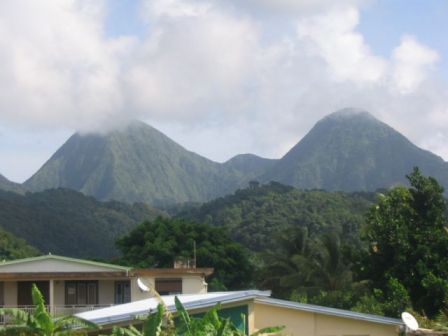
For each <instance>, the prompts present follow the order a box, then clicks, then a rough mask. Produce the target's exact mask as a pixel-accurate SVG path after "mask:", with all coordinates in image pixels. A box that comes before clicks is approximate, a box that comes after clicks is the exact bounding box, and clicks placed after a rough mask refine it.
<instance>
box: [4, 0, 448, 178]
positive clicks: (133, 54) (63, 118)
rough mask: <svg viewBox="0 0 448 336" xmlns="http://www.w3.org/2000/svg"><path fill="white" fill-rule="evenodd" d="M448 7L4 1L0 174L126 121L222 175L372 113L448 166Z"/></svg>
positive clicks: (32, 167) (365, 1) (262, 0)
mask: <svg viewBox="0 0 448 336" xmlns="http://www.w3.org/2000/svg"><path fill="white" fill-rule="evenodd" d="M446 31H448V1H440V0H425V1H421V0H338V1H333V0H226V1H223V0H119V1H118V0H58V1H54V0H39V1H35V0H2V1H1V2H0V87H1V90H0V174H2V175H4V176H5V177H7V178H8V179H10V180H12V181H16V182H23V181H24V180H26V179H27V178H29V177H30V176H31V175H32V174H33V173H35V172H36V171H37V170H38V169H39V168H40V166H41V165H42V164H44V162H45V161H46V160H48V158H49V157H50V156H51V155H52V154H53V153H54V152H55V151H56V150H57V149H58V148H59V147H60V146H61V145H62V144H63V143H64V142H65V141H66V140H67V139H68V137H69V136H70V135H71V134H73V133H74V132H81V133H92V132H99V133H105V132H108V131H110V130H111V129H114V128H117V127H122V126H123V125H126V123H127V122H128V121H130V120H133V119H140V120H143V121H145V122H147V123H149V124H151V125H152V126H154V127H156V128H158V129H159V130H161V131H162V132H164V133H165V134H166V135H168V136H169V137H171V138H172V139H173V140H175V141H177V142H179V143H180V144H181V145H183V146H184V147H186V148H187V149H189V150H192V151H195V152H197V153H199V154H201V155H203V156H205V157H207V158H209V159H212V160H215V161H218V162H223V161H226V160H228V159H229V158H231V157H232V156H234V155H236V154H240V153H254V154H257V155H260V156H263V157H269V158H279V157H281V156H283V155H284V154H285V153H286V152H287V151H288V150H289V149H290V148H291V147H292V146H293V145H294V144H296V143H297V142H298V141H299V140H300V139H301V138H302V137H303V136H304V135H305V134H306V133H307V132H308V131H309V130H310V129H311V127H312V126H313V125H314V124H315V123H316V122H317V121H318V120H319V119H321V118H322V117H324V116H325V115H327V114H329V113H332V112H334V111H336V110H338V109H341V108H345V107H355V108H360V109H364V110H367V111H369V112H370V113H371V114H373V115H374V116H375V117H377V118H379V119H380V120H382V121H384V122H385V123H387V124H389V125H390V126H392V127H394V128H395V129H396V130H398V131H399V132H401V133H402V134H404V135H405V136H406V137H408V138H409V139H410V140H411V141H412V142H414V143H415V144H417V145H418V146H420V147H422V148H424V149H428V150H431V151H432V152H434V153H436V154H438V155H440V156H441V157H443V158H444V159H445V160H448V145H447V144H448V67H447V65H448V40H447V39H446Z"/></svg>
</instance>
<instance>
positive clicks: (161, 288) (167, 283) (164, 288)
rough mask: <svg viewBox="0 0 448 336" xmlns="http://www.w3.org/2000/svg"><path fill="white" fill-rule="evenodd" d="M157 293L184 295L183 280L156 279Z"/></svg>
mask: <svg viewBox="0 0 448 336" xmlns="http://www.w3.org/2000/svg"><path fill="white" fill-rule="evenodd" d="M156 291H157V292H158V293H159V294H160V295H171V294H182V279H163V278H162V279H156Z"/></svg>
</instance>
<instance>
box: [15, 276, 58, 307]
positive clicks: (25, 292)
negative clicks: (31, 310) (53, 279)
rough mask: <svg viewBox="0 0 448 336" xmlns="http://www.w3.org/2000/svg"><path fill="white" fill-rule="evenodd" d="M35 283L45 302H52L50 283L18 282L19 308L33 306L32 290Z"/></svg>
mask: <svg viewBox="0 0 448 336" xmlns="http://www.w3.org/2000/svg"><path fill="white" fill-rule="evenodd" d="M33 283H34V284H36V286H37V288H38V289H39V291H40V292H41V293H42V296H43V297H44V300H45V302H50V295H49V294H50V283H49V282H48V281H18V282H17V305H18V306H32V305H33V297H32V295H31V288H32V287H33Z"/></svg>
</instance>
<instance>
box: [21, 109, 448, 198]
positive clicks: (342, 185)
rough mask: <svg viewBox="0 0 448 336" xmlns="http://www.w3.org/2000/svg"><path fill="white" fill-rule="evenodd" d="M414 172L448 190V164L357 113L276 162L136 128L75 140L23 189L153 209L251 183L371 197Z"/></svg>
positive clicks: (329, 120) (318, 127)
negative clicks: (214, 154) (66, 191)
mask: <svg viewBox="0 0 448 336" xmlns="http://www.w3.org/2000/svg"><path fill="white" fill-rule="evenodd" d="M414 166H419V167H420V168H421V170H422V172H423V173H424V174H427V175H433V176H434V177H436V178H437V179H439V181H440V182H441V184H442V185H443V186H445V187H448V163H447V162H445V161H444V160H443V159H442V158H441V157H439V156H437V155H435V154H433V153H431V152H429V151H426V150H423V149H421V148H419V147H417V146H416V145H414V144H413V143H412V142H411V141H409V140H408V139H407V138H406V137H405V136H404V135H402V134H400V133H399V132H397V131H396V130H394V129H393V128H392V127H390V126H388V125H387V124H385V123H383V122H382V121H380V120H378V119H376V118H375V117H374V116H373V115H371V114H370V113H369V112H367V111H364V110H362V109H354V108H346V109H342V110H339V111H336V112H334V113H331V114H329V115H327V116H326V117H324V118H322V119H321V120H319V121H318V122H317V123H316V124H315V125H314V127H313V128H311V129H310V131H309V132H308V133H307V134H306V135H305V136H304V137H303V138H302V139H301V140H300V141H299V142H298V143H297V144H296V145H295V146H293V147H292V148H291V149H290V150H289V151H288V152H287V153H286V154H285V155H284V156H283V157H282V158H280V159H267V158H262V157H259V156H257V155H254V154H240V155H236V156H234V157H233V158H231V159H229V160H228V161H226V162H224V163H217V162H214V161H212V160H209V159H207V158H205V157H202V156H200V155H198V154H196V153H194V152H192V151H189V150H187V149H185V148H184V147H183V146H181V145H179V144H177V143H176V142H174V141H173V140H171V139H170V138H169V137H167V136H166V135H164V134H163V133H162V132H160V131H158V130H156V129H155V128H153V127H151V126H149V125H146V124H144V123H142V122H137V121H134V122H132V123H131V124H130V125H129V126H128V127H123V128H122V129H120V130H115V131H111V132H109V133H106V134H102V135H100V134H85V135H81V134H79V133H76V134H74V135H73V136H72V137H70V138H69V139H68V140H67V141H66V142H65V143H64V145H63V146H61V147H60V148H59V149H58V151H56V152H55V153H54V154H53V156H52V157H51V158H50V159H49V160H48V161H47V162H46V163H45V164H44V165H43V167H41V168H40V169H39V170H38V171H37V172H36V173H35V174H34V175H33V176H32V177H31V178H30V179H28V180H27V181H26V182H25V184H24V187H25V188H27V189H29V190H32V191H42V190H45V189H48V188H57V187H63V188H71V189H74V190H78V191H81V192H83V193H85V194H87V195H91V196H94V197H96V198H97V199H99V200H109V199H116V200H119V201H126V202H131V203H132V202H136V201H138V202H147V203H151V204H153V205H155V206H165V205H169V204H175V203H190V202H194V203H196V202H206V201H210V200H212V199H214V198H216V197H220V196H224V195H226V194H229V193H232V192H233V191H235V190H236V189H238V188H242V187H244V186H245V185H247V183H248V182H250V181H259V182H261V183H268V182H269V181H277V182H280V183H283V184H287V185H291V186H294V187H298V188H302V189H325V190H328V191H347V192H351V191H374V190H376V189H379V188H388V187H390V186H393V185H396V184H406V183H407V180H406V179H405V175H406V174H408V173H409V172H410V171H411V170H412V168H413V167H414Z"/></svg>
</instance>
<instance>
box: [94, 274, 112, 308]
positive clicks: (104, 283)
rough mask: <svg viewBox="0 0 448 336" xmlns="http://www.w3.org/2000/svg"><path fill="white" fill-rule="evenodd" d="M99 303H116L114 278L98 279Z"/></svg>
mask: <svg viewBox="0 0 448 336" xmlns="http://www.w3.org/2000/svg"><path fill="white" fill-rule="evenodd" d="M98 304H100V305H113V304H115V281H114V280H100V281H98Z"/></svg>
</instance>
